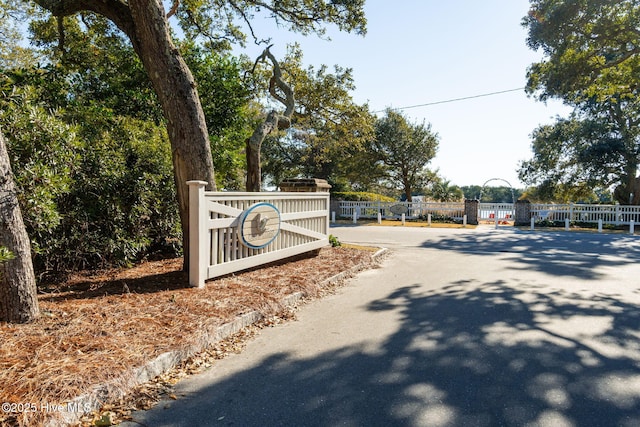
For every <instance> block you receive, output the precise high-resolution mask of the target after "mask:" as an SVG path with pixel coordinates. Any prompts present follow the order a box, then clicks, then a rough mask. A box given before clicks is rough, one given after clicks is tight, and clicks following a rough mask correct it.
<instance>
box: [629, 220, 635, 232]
mask: <svg viewBox="0 0 640 427" xmlns="http://www.w3.org/2000/svg"><path fill="white" fill-rule="evenodd" d="M635 228H636V223H635V222H634V221H633V220H631V221H629V233H630V234H635V232H636V230H635Z"/></svg>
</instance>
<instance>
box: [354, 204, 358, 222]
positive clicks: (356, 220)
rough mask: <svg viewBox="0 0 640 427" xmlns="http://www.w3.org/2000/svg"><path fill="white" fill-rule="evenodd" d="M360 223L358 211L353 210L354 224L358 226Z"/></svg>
mask: <svg viewBox="0 0 640 427" xmlns="http://www.w3.org/2000/svg"><path fill="white" fill-rule="evenodd" d="M357 222H358V211H357V210H356V209H355V208H354V209H353V223H354V224H356V223H357Z"/></svg>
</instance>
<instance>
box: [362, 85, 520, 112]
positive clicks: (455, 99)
mask: <svg viewBox="0 0 640 427" xmlns="http://www.w3.org/2000/svg"><path fill="white" fill-rule="evenodd" d="M524 89H525V88H524V87H519V88H516V89H507V90H500V91H497V92H491V93H483V94H480V95H472V96H464V97H462V98H454V99H446V100H444V101H435V102H428V103H426V104H417V105H409V106H407V107H390V109H391V110H408V109H410V108H418V107H429V106H431V105H438V104H446V103H449V102H457V101H465V100H467V99H474V98H482V97H485V96H493V95H500V94H503V93H508V92H517V91H519V90H524ZM384 111H386V110H379V111H374V112H375V113H382V112H384Z"/></svg>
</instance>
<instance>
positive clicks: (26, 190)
mask: <svg viewBox="0 0 640 427" xmlns="http://www.w3.org/2000/svg"><path fill="white" fill-rule="evenodd" d="M2 80H5V81H6V77H5V79H2V78H1V77H0V81H2ZM39 97H40V91H38V90H36V89H35V88H34V87H32V86H24V87H21V88H18V87H16V88H14V89H13V90H12V91H11V92H10V93H6V92H4V102H2V101H0V105H1V106H2V107H1V108H0V127H2V129H3V131H4V133H5V137H6V139H7V146H8V147H7V148H8V151H9V157H10V160H11V164H12V168H13V172H14V180H15V183H16V186H17V187H18V188H19V190H20V193H19V196H18V198H19V201H20V204H21V208H22V212H23V215H24V221H25V226H26V227H27V230H28V232H29V236H30V238H31V239H32V240H34V241H35V242H36V244H37V242H39V241H41V240H42V239H43V238H44V237H45V236H47V235H49V234H50V233H52V232H53V230H55V229H56V228H57V227H58V226H59V225H60V222H61V218H62V210H61V209H60V207H59V205H58V201H59V200H60V198H62V197H63V196H64V195H66V194H68V193H69V191H70V186H71V184H72V178H71V171H72V170H73V168H74V165H75V164H76V162H77V160H78V157H77V154H76V149H77V146H78V141H77V139H76V134H75V130H74V128H73V127H71V126H69V125H67V124H66V123H64V122H63V121H62V120H61V118H60V113H59V112H56V111H52V112H51V113H49V112H47V111H46V109H45V108H44V107H43V106H42V105H39V104H38V99H39Z"/></svg>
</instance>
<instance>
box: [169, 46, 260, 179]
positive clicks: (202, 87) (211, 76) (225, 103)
mask: <svg viewBox="0 0 640 427" xmlns="http://www.w3.org/2000/svg"><path fill="white" fill-rule="evenodd" d="M181 49H182V52H183V56H184V59H185V61H186V62H187V64H188V65H189V68H190V69H191V72H192V73H193V75H194V78H195V80H196V82H197V84H198V92H199V94H200V101H201V103H202V109H203V111H204V115H205V119H206V122H207V130H208V131H209V139H210V141H211V151H212V153H213V164H214V169H215V174H216V184H217V187H218V188H221V189H225V190H239V189H241V188H243V187H244V182H243V181H244V174H245V160H244V150H245V140H246V139H247V138H248V137H249V136H250V135H251V125H250V123H248V122H249V118H250V117H251V116H252V112H251V110H250V107H249V98H250V91H249V88H248V87H247V85H246V84H245V82H244V81H243V79H242V76H241V75H242V67H243V65H242V64H241V63H240V61H238V60H237V59H235V58H233V57H231V56H225V55H221V54H218V53H215V52H209V51H207V50H205V49H202V48H200V47H197V46H195V45H194V44H193V43H190V42H184V43H182V44H181Z"/></svg>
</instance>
